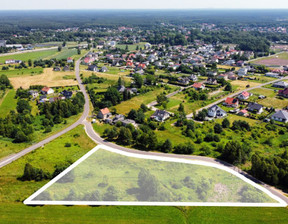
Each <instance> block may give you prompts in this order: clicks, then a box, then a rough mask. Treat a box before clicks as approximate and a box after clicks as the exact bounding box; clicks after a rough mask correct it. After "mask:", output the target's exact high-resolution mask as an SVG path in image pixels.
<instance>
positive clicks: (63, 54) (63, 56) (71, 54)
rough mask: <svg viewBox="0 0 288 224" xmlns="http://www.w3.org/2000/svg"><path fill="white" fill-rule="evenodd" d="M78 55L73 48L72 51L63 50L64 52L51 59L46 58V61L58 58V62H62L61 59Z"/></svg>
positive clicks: (50, 57)
mask: <svg viewBox="0 0 288 224" xmlns="http://www.w3.org/2000/svg"><path fill="white" fill-rule="evenodd" d="M76 54H77V49H76V48H72V49H68V48H62V51H60V52H57V53H56V54H53V55H51V56H49V57H46V58H45V59H53V58H56V59H57V60H61V59H67V58H68V57H72V56H73V55H76Z"/></svg>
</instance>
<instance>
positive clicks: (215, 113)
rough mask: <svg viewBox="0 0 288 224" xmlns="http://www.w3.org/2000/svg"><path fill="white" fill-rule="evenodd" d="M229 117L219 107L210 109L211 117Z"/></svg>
mask: <svg viewBox="0 0 288 224" xmlns="http://www.w3.org/2000/svg"><path fill="white" fill-rule="evenodd" d="M226 115H227V113H226V111H225V110H223V109H222V108H221V107H219V106H217V105H213V106H212V107H209V108H208V116H209V117H225V116H226Z"/></svg>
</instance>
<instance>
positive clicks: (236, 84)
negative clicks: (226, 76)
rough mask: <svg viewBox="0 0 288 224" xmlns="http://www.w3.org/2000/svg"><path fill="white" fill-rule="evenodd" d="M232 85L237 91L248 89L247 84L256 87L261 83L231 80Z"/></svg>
mask: <svg viewBox="0 0 288 224" xmlns="http://www.w3.org/2000/svg"><path fill="white" fill-rule="evenodd" d="M231 85H232V86H233V87H234V88H235V91H240V90H244V89H247V87H246V86H248V85H249V86H250V87H254V86H259V83H256V82H252V81H248V80H244V81H242V80H234V81H232V82H231Z"/></svg>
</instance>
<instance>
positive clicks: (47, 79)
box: [9, 68, 78, 89]
mask: <svg viewBox="0 0 288 224" xmlns="http://www.w3.org/2000/svg"><path fill="white" fill-rule="evenodd" d="M72 76H74V77H75V72H73V71H71V72H54V71H53V68H45V69H44V70H43V73H42V74H41V75H37V76H26V77H25V76H19V77H12V78H9V80H10V82H11V83H12V85H13V87H14V88H15V89H18V88H20V87H22V88H24V89H27V88H29V86H31V85H44V86H49V87H55V86H73V85H78V83H77V81H76V80H75V79H72ZM67 77H69V78H70V79H67Z"/></svg>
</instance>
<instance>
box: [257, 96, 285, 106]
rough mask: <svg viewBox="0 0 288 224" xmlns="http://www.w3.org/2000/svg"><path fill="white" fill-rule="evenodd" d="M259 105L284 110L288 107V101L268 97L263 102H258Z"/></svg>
mask: <svg viewBox="0 0 288 224" xmlns="http://www.w3.org/2000/svg"><path fill="white" fill-rule="evenodd" d="M257 103H259V104H262V105H263V106H265V107H274V108H277V109H283V108H284V107H286V106H288V100H287V99H279V98H275V97H273V98H272V97H267V98H265V99H262V100H258V101H257Z"/></svg>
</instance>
